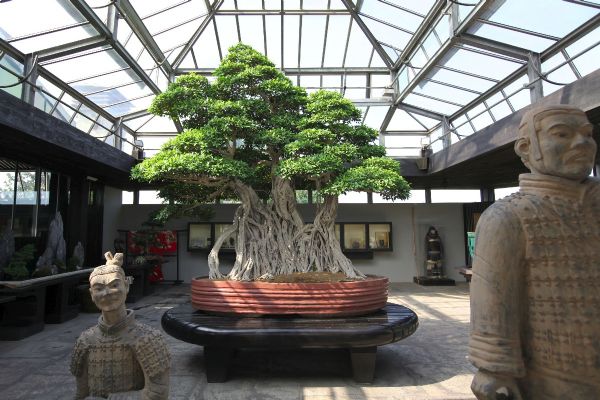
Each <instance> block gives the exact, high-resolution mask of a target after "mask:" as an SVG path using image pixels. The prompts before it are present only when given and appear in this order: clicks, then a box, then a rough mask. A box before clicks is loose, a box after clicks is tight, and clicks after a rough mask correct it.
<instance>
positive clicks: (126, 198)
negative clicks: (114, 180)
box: [121, 190, 133, 204]
mask: <svg viewBox="0 0 600 400" xmlns="http://www.w3.org/2000/svg"><path fill="white" fill-rule="evenodd" d="M121 204H133V192H127V191H125V190H123V191H122V192H121Z"/></svg>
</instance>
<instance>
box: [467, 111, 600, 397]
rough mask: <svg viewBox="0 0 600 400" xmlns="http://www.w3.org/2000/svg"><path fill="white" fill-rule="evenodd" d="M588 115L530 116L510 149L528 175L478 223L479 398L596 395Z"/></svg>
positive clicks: (597, 299)
mask: <svg viewBox="0 0 600 400" xmlns="http://www.w3.org/2000/svg"><path fill="white" fill-rule="evenodd" d="M592 129H593V126H592V124H590V123H589V122H588V120H587V117H586V114H585V113H584V112H583V111H582V110H579V109H576V108H573V107H569V106H563V105H560V106H552V107H544V108H538V109H533V110H530V111H529V112H528V113H527V114H525V116H524V117H523V120H522V121H521V125H520V128H519V138H518V139H517V141H516V142H515V151H516V153H517V154H518V155H519V156H520V157H521V160H522V161H523V163H524V164H525V166H527V168H529V169H530V170H531V173H530V174H523V175H521V176H520V177H519V184H520V191H519V192H518V193H515V194H513V195H511V196H509V197H507V198H504V199H502V200H499V201H497V202H496V203H495V204H493V205H492V206H490V207H489V208H488V209H487V210H486V211H485V212H484V213H483V215H482V216H481V218H480V220H479V223H478V225H477V243H476V245H475V256H474V260H473V277H472V281H471V340H470V349H469V357H470V359H471V362H472V363H473V364H474V365H475V366H476V367H477V368H478V369H479V371H478V372H477V373H476V375H475V378H474V379H473V383H472V385H471V388H472V390H473V392H474V393H475V395H476V396H477V398H478V399H486V400H492V399H496V398H497V396H498V395H503V396H504V397H505V398H512V399H516V400H518V399H544V400H552V399H571V400H573V399H581V400H584V399H598V398H600V362H599V360H600V345H598V344H599V343H600V312H599V310H600V290H599V286H598V279H599V278H600V251H599V250H598V249H599V247H598V243H599V242H600V180H598V179H597V178H591V177H589V174H590V171H591V170H592V167H593V165H594V157H595V155H596V147H597V146H596V143H595V141H594V139H593V138H592Z"/></svg>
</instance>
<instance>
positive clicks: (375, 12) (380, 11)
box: [360, 1, 423, 40]
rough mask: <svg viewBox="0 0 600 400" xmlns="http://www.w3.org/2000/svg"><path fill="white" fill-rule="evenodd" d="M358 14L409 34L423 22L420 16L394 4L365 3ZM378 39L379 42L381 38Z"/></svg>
mask: <svg viewBox="0 0 600 400" xmlns="http://www.w3.org/2000/svg"><path fill="white" fill-rule="evenodd" d="M409 10H410V9H409ZM360 12H361V14H365V15H368V16H371V17H374V18H377V19H380V20H382V21H384V22H387V23H390V24H393V25H397V26H400V27H402V28H404V29H406V30H409V31H411V32H414V31H416V30H417V28H419V25H421V23H422V22H423V17H422V16H419V15H415V13H411V12H409V11H406V9H402V8H401V6H400V5H397V4H394V2H388V3H385V2H381V1H365V2H364V3H363V6H362V8H361V9H360ZM365 22H367V19H365ZM378 39H380V40H381V38H378Z"/></svg>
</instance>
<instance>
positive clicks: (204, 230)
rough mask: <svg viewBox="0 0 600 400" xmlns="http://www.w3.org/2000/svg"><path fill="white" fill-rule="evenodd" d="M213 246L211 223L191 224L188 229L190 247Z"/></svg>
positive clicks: (202, 247) (190, 248)
mask: <svg viewBox="0 0 600 400" xmlns="http://www.w3.org/2000/svg"><path fill="white" fill-rule="evenodd" d="M211 247H212V237H211V233H210V224H190V225H189V231H188V249H189V250H194V249H209V248H211Z"/></svg>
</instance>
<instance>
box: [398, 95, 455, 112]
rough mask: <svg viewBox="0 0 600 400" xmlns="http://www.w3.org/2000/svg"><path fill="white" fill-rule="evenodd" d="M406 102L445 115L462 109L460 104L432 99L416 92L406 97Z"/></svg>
mask: <svg viewBox="0 0 600 400" xmlns="http://www.w3.org/2000/svg"><path fill="white" fill-rule="evenodd" d="M405 103H406V104H410V105H413V106H416V107H420V108H424V109H426V110H429V111H433V112H438V113H441V114H445V115H451V114H454V113H455V112H456V111H458V110H459V109H460V106H458V105H454V104H449V103H446V102H443V101H439V100H435V99H430V98H427V97H423V96H418V95H416V94H409V95H408V96H407V97H406V99H405Z"/></svg>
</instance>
